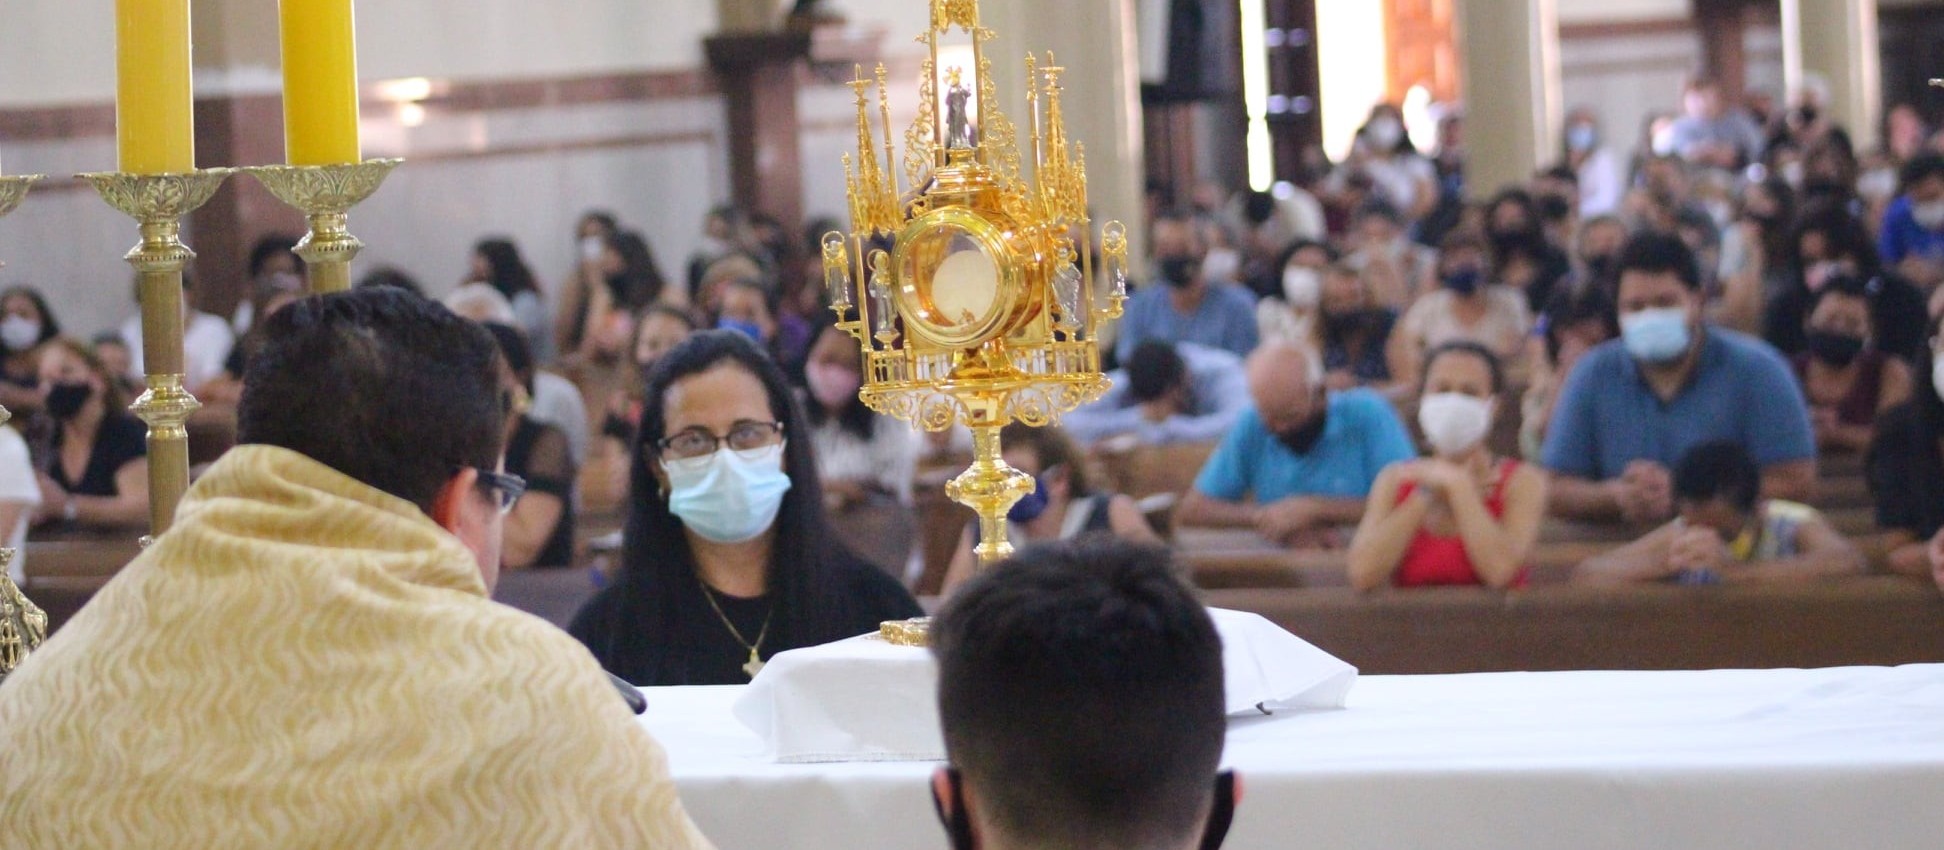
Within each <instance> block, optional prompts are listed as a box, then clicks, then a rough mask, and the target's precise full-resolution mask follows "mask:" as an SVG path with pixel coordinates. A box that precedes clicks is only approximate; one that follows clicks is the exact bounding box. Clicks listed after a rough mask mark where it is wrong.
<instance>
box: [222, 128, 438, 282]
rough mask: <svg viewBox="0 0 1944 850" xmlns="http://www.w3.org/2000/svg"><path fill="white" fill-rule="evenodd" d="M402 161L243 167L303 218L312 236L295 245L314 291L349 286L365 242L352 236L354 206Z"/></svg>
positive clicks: (305, 235) (361, 201) (387, 160)
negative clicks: (354, 261) (351, 215)
mask: <svg viewBox="0 0 1944 850" xmlns="http://www.w3.org/2000/svg"><path fill="white" fill-rule="evenodd" d="M401 162H403V160H398V159H368V160H365V161H364V162H355V163H350V164H348V165H264V166H257V167H254V168H249V169H245V170H247V171H249V172H250V176H252V177H255V178H256V179H257V182H259V183H262V184H263V187H264V188H265V189H269V190H270V194H272V195H276V196H277V200H280V201H283V202H284V203H285V204H287V205H289V206H291V207H293V208H295V209H296V210H297V211H299V212H301V213H303V214H304V220H305V221H306V222H307V223H308V224H309V225H310V232H308V233H306V234H304V238H303V239H301V240H299V241H298V243H297V256H299V257H302V258H303V260H304V266H305V272H306V274H307V275H308V276H309V278H310V285H311V291H312V292H319V293H323V292H343V291H345V290H348V289H350V288H351V261H352V260H354V259H356V258H357V256H358V252H359V251H362V250H364V243H363V242H360V241H359V240H358V237H356V236H353V235H351V230H350V213H351V208H352V207H355V206H357V205H358V204H361V203H363V202H364V200H365V199H366V198H369V197H371V195H372V193H374V192H377V191H378V187H379V186H380V185H382V184H383V183H384V182H385V178H386V177H387V176H389V175H390V174H391V172H392V169H394V168H397V167H398V166H399V164H400V163H401Z"/></svg>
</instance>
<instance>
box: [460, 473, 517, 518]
mask: <svg viewBox="0 0 1944 850" xmlns="http://www.w3.org/2000/svg"><path fill="white" fill-rule="evenodd" d="M473 471H474V472H477V473H479V487H480V489H482V490H485V491H487V492H488V493H491V494H492V495H493V496H494V497H496V498H497V499H498V501H499V511H500V515H501V516H505V515H507V514H509V513H512V512H513V506H514V505H515V504H517V503H518V502H519V501H520V496H521V495H523V494H525V493H526V488H527V483H526V479H524V478H521V477H520V476H518V475H508V474H506V473H504V472H494V471H492V470H490V469H480V468H479V467H477V466H475V467H473Z"/></svg>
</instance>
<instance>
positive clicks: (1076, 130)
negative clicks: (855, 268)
mask: <svg viewBox="0 0 1944 850" xmlns="http://www.w3.org/2000/svg"><path fill="white" fill-rule="evenodd" d="M979 7H980V12H981V14H982V15H983V17H982V19H981V22H982V23H983V24H984V25H985V26H986V27H988V28H991V29H993V30H994V31H996V33H997V35H998V37H997V38H994V39H993V40H992V41H990V42H988V43H987V44H986V55H987V56H988V57H990V58H991V59H992V71H993V77H994V82H995V83H996V84H997V85H998V88H999V105H1000V108H1002V109H1004V110H1005V112H1006V116H1007V117H1009V118H1011V119H1012V120H1013V123H1014V124H1015V125H1017V126H1018V128H1019V150H1020V154H1021V156H1023V157H1026V158H1029V159H1030V158H1031V156H1032V153H1031V151H1032V126H1033V122H1032V116H1031V115H1030V114H1028V113H1027V111H1026V55H1027V54H1028V53H1031V54H1034V55H1036V56H1038V57H1040V64H1041V65H1042V66H1044V65H1045V64H1046V52H1047V51H1049V50H1050V51H1053V54H1054V59H1055V60H1057V61H1058V63H1059V65H1060V66H1061V67H1063V68H1066V73H1065V74H1064V75H1063V76H1062V77H1061V85H1062V86H1063V87H1064V88H1065V89H1066V95H1065V109H1064V111H1065V113H1066V127H1067V136H1068V137H1069V138H1071V139H1073V140H1074V141H1078V142H1082V143H1084V144H1085V145H1086V146H1087V196H1088V200H1089V202H1090V204H1091V206H1092V207H1093V210H1094V217H1095V219H1096V222H1100V221H1109V220H1114V219H1118V220H1120V221H1121V222H1123V223H1125V224H1126V225H1127V235H1128V239H1129V242H1130V244H1129V246H1128V256H1130V257H1136V258H1138V257H1143V256H1146V246H1147V232H1146V231H1147V222H1145V221H1143V216H1144V213H1145V209H1146V186H1147V159H1146V152H1145V143H1144V135H1143V131H1142V124H1141V68H1140V48H1139V44H1138V43H1137V41H1136V38H1135V32H1134V3H1133V0H1104V2H1088V3H1049V2H1045V0H983V2H981V3H980V4H979ZM1182 188H1184V189H1185V188H1187V187H1182Z"/></svg>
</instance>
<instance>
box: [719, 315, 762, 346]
mask: <svg viewBox="0 0 1944 850" xmlns="http://www.w3.org/2000/svg"><path fill="white" fill-rule="evenodd" d="M716 328H717V329H718V330H725V331H735V332H736V333H739V334H742V335H743V336H746V337H749V338H750V339H753V340H755V341H757V342H762V341H763V329H762V328H760V327H757V326H756V323H755V322H745V321H743V320H741V319H731V318H729V317H728V316H723V317H722V318H720V319H717V320H716Z"/></svg>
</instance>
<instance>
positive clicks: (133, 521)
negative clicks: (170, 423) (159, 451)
mask: <svg viewBox="0 0 1944 850" xmlns="http://www.w3.org/2000/svg"><path fill="white" fill-rule="evenodd" d="M40 484H41V507H40V519H41V520H42V521H50V520H56V519H61V518H63V514H64V512H65V511H66V510H67V507H68V506H69V505H72V506H73V508H74V516H73V520H74V522H77V523H79V524H81V525H86V526H95V527H103V526H108V527H137V526H142V525H147V524H148V521H149V473H148V462H147V460H146V459H145V458H136V459H135V460H131V461H129V462H127V463H124V464H122V466H121V468H120V469H117V470H115V495H113V496H78V495H74V494H71V493H69V492H67V491H66V490H64V489H62V488H61V485H59V484H56V483H54V480H53V479H52V478H49V477H48V476H46V475H45V474H43V475H41V476H40Z"/></svg>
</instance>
